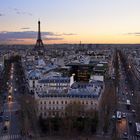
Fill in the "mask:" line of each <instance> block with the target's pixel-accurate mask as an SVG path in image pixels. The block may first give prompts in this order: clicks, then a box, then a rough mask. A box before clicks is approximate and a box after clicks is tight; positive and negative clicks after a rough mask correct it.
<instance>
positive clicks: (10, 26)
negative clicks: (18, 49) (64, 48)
mask: <svg viewBox="0 0 140 140" xmlns="http://www.w3.org/2000/svg"><path fill="white" fill-rule="evenodd" d="M139 4H140V2H139V1H138V0H133V1H132V0H123V1H122V0H117V1H115V2H114V1H113V0H76V1H75V0H67V1H65V0H59V1H58V0H53V1H49V0H28V1H27V0H24V1H22V2H21V1H20V2H19V1H18V0H14V1H10V0H5V1H3V2H1V6H0V7H1V10H0V18H1V25H0V44H5V43H8V44H35V42H36V38H37V21H38V20H39V19H40V21H41V32H42V40H43V42H44V44H53V43H80V41H82V43H101V44H103V43H107V44H108V43H132V44H133V43H136V44H137V43H140V19H139V13H140V9H139Z"/></svg>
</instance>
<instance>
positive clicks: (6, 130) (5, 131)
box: [3, 125, 8, 133]
mask: <svg viewBox="0 0 140 140" xmlns="http://www.w3.org/2000/svg"><path fill="white" fill-rule="evenodd" d="M3 132H4V133H7V132H8V128H7V126H6V125H5V126H4V127H3Z"/></svg>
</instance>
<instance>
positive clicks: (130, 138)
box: [120, 135, 140, 140]
mask: <svg viewBox="0 0 140 140" xmlns="http://www.w3.org/2000/svg"><path fill="white" fill-rule="evenodd" d="M120 139H124V137H122V136H120ZM127 139H128V140H140V137H139V136H132V135H129V136H128V138H127Z"/></svg>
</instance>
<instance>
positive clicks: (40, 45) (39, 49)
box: [34, 21, 45, 54]
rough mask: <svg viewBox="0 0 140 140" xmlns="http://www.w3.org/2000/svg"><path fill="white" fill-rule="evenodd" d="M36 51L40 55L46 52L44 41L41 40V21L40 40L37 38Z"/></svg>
mask: <svg viewBox="0 0 140 140" xmlns="http://www.w3.org/2000/svg"><path fill="white" fill-rule="evenodd" d="M34 50H35V51H37V52H38V54H40V53H43V52H44V50H45V48H44V45H43V42H42V39H41V32H40V21H38V38H37V41H36V45H35V47H34Z"/></svg>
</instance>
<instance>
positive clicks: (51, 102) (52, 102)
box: [37, 97, 99, 118]
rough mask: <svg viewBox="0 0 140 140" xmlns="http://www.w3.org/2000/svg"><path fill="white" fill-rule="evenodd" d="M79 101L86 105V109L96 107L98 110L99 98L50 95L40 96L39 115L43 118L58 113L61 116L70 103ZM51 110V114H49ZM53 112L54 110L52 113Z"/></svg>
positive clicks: (38, 101)
mask: <svg viewBox="0 0 140 140" xmlns="http://www.w3.org/2000/svg"><path fill="white" fill-rule="evenodd" d="M74 102H75V103H79V104H81V105H84V106H85V109H87V110H88V109H95V110H98V106H99V100H97V99H94V98H68V97H62V98H60V97H48V98H38V99H37V103H38V116H39V115H42V117H43V118H47V117H49V116H51V117H53V116H55V115H56V113H57V114H59V116H61V117H62V116H64V115H65V108H66V106H67V105H68V104H71V103H72V104H74ZM49 112H51V114H49ZM52 112H54V113H53V114H52Z"/></svg>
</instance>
